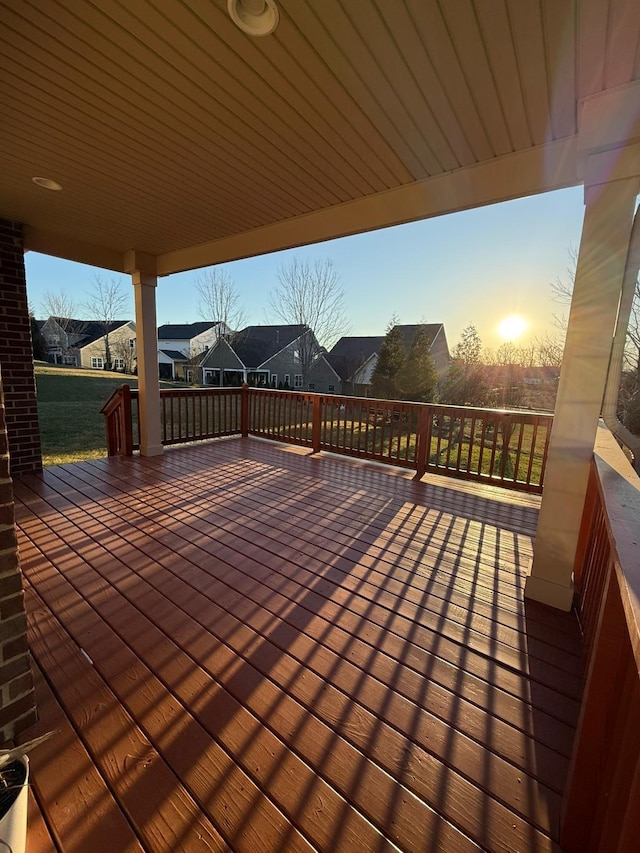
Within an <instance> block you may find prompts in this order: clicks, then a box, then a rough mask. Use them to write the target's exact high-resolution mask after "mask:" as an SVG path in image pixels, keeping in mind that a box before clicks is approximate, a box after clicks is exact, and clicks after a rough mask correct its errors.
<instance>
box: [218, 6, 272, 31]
mask: <svg viewBox="0 0 640 853" xmlns="http://www.w3.org/2000/svg"><path fill="white" fill-rule="evenodd" d="M227 9H228V10H229V15H230V16H231V20H232V21H233V23H234V24H235V25H236V26H237V27H239V28H240V29H241V30H242V32H243V33H246V34H247V35H249V36H268V35H270V34H271V33H272V32H273V31H274V30H275V28H276V27H277V26H278V21H279V20H280V13H279V12H278V7H277V6H276V4H275V0H227Z"/></svg>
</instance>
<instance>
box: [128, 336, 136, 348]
mask: <svg viewBox="0 0 640 853" xmlns="http://www.w3.org/2000/svg"><path fill="white" fill-rule="evenodd" d="M135 345H136V339H135V338H129V348H130V349H133V348H134V347H135Z"/></svg>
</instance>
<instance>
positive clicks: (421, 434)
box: [414, 406, 431, 480]
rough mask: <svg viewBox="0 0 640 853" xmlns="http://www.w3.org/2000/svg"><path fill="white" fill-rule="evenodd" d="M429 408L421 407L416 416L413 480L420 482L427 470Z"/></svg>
mask: <svg viewBox="0 0 640 853" xmlns="http://www.w3.org/2000/svg"><path fill="white" fill-rule="evenodd" d="M430 410H431V407H430V406H422V408H421V409H420V414H419V415H418V424H417V426H416V445H417V447H416V476H415V478H414V479H416V480H420V479H421V478H422V477H424V473H425V471H426V470H427V451H428V444H429V441H428V433H429V412H430Z"/></svg>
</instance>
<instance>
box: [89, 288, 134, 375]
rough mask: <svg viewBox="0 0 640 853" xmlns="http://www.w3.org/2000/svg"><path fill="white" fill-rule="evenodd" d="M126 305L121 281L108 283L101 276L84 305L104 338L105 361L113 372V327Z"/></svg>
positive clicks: (108, 368) (107, 367) (106, 365)
mask: <svg viewBox="0 0 640 853" xmlns="http://www.w3.org/2000/svg"><path fill="white" fill-rule="evenodd" d="M126 304H127V297H126V295H125V294H124V293H123V292H122V282H121V281H119V280H118V279H117V278H112V279H109V280H108V281H107V280H106V279H104V278H102V277H101V276H99V275H96V276H95V278H94V280H93V287H92V290H91V293H90V295H89V297H88V298H87V300H86V302H85V303H84V310H85V311H86V312H87V313H88V314H89V315H90V316H91V318H92V319H94V320H95V321H96V323H98V325H99V326H100V329H101V331H102V334H103V336H104V356H105V358H104V360H105V367H106V369H107V370H111V347H110V344H109V332H110V331H111V325H112V323H113V322H114V320H115V319H116V317H117V315H118V314H119V313H120V312H121V311H122V310H123V309H124V307H125V305H126Z"/></svg>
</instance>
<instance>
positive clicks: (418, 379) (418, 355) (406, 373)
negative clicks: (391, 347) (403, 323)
mask: <svg viewBox="0 0 640 853" xmlns="http://www.w3.org/2000/svg"><path fill="white" fill-rule="evenodd" d="M430 350H431V337H430V335H429V333H428V332H427V328H426V326H419V327H418V330H417V332H416V334H415V336H414V338H413V342H412V344H411V348H410V349H409V354H408V356H407V359H406V362H405V364H404V367H403V369H402V376H401V381H400V392H401V397H402V399H403V400H411V401H413V402H415V403H428V402H431V401H433V399H434V396H435V392H436V388H437V386H438V374H437V372H436V368H435V365H434V363H433V359H432V358H431V352H430Z"/></svg>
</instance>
